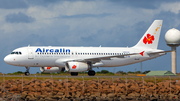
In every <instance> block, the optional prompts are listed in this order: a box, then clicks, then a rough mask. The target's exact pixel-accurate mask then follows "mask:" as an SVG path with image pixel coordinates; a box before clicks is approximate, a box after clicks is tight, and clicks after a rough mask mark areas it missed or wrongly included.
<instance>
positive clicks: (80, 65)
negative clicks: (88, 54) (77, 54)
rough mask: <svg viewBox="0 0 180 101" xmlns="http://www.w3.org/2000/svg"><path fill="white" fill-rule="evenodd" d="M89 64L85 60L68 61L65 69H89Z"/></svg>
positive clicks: (80, 70)
mask: <svg viewBox="0 0 180 101" xmlns="http://www.w3.org/2000/svg"><path fill="white" fill-rule="evenodd" d="M89 68H90V67H89V65H88V64H87V63H84V62H67V63H66V66H65V69H66V71H68V72H83V71H87V70H88V69H89Z"/></svg>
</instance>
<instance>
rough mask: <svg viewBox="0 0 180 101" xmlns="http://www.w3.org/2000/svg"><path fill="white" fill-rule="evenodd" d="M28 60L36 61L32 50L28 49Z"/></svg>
mask: <svg viewBox="0 0 180 101" xmlns="http://www.w3.org/2000/svg"><path fill="white" fill-rule="evenodd" d="M28 59H34V54H33V50H32V49H31V48H28Z"/></svg>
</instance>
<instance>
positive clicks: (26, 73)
mask: <svg viewBox="0 0 180 101" xmlns="http://www.w3.org/2000/svg"><path fill="white" fill-rule="evenodd" d="M29 69H30V67H26V72H25V75H26V76H29V75H30V73H29Z"/></svg>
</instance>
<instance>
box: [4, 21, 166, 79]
mask: <svg viewBox="0 0 180 101" xmlns="http://www.w3.org/2000/svg"><path fill="white" fill-rule="evenodd" d="M162 22H163V21H162V20H154V22H153V23H152V24H151V26H150V27H149V28H148V30H147V31H146V32H145V33H144V35H143V36H142V38H141V39H140V40H139V42H138V43H137V44H136V45H135V46H133V47H101V46H100V47H64V46H63V47H52V46H47V47H46V46H28V47H21V48H17V49H15V50H13V51H12V53H11V54H9V55H7V56H6V57H5V58H4V61H5V62H6V63H7V64H9V65H13V66H21V67H26V72H25V75H26V76H28V75H30V73H29V69H30V67H40V70H41V72H45V73H53V72H60V71H63V70H66V71H67V72H70V73H71V76H77V75H78V72H84V71H88V75H89V76H94V75H95V71H94V70H93V68H95V67H118V66H124V65H130V64H134V63H138V62H142V61H146V60H150V59H153V58H156V57H159V56H162V55H165V54H166V53H167V52H169V51H164V50H160V49H157V47H158V42H159V36H160V32H161V27H162Z"/></svg>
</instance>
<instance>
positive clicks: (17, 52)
mask: <svg viewBox="0 0 180 101" xmlns="http://www.w3.org/2000/svg"><path fill="white" fill-rule="evenodd" d="M11 54H19V55H21V54H22V53H21V52H11Z"/></svg>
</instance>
